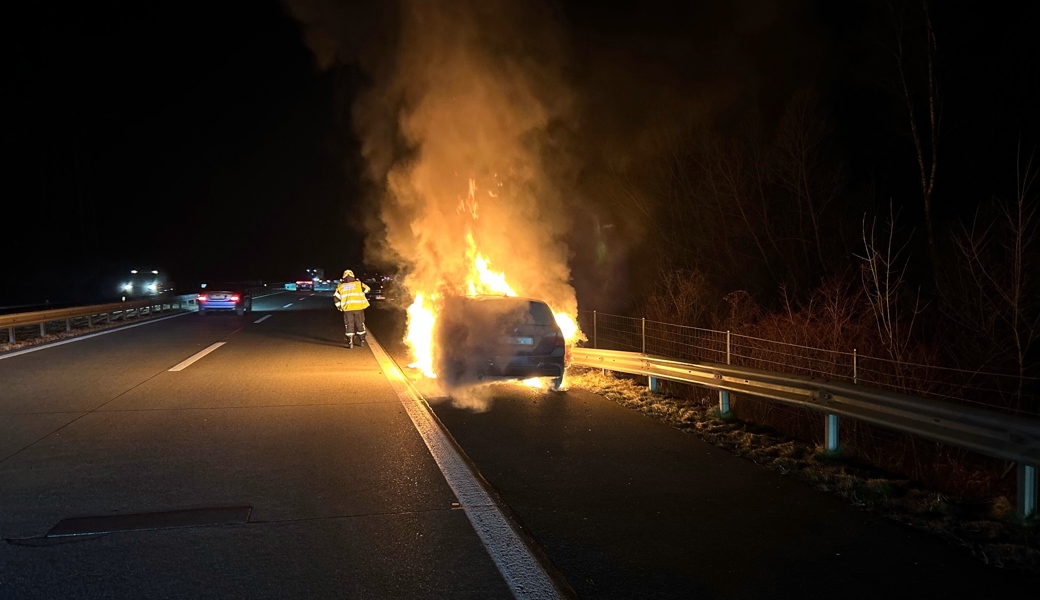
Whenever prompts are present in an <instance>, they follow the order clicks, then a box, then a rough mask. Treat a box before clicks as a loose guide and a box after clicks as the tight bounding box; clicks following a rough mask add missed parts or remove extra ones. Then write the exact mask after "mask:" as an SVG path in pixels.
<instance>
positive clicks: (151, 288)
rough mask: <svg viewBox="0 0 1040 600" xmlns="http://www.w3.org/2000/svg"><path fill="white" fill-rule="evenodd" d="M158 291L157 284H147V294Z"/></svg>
mask: <svg viewBox="0 0 1040 600" xmlns="http://www.w3.org/2000/svg"><path fill="white" fill-rule="evenodd" d="M158 289H159V284H157V283H149V284H148V291H149V292H154V291H156V290H158Z"/></svg>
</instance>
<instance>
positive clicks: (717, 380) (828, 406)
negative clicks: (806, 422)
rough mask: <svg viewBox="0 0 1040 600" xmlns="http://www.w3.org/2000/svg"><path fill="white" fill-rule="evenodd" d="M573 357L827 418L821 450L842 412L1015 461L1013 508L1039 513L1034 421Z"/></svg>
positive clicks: (804, 380) (920, 401)
mask: <svg viewBox="0 0 1040 600" xmlns="http://www.w3.org/2000/svg"><path fill="white" fill-rule="evenodd" d="M571 362H572V363H573V364H578V365H584V366H588V367H595V368H600V369H606V370H610V371H619V372H623V373H631V374H634V375H646V376H647V377H649V378H650V387H651V389H656V388H657V383H656V380H657V379H666V380H669V381H677V382H680V383H687V384H692V385H699V386H703V387H707V388H711V389H716V390H719V392H720V394H719V395H720V411H722V412H728V411H729V393H730V392H737V393H742V394H748V395H752V396H757V397H760V398H767V399H770V400H774V401H777V402H782V403H785V404H790V405H796V406H801V407H805V408H808V409H811V410H814V411H817V412H820V413H822V414H823V415H824V417H825V422H824V426H825V436H826V439H827V443H826V447H827V450H829V451H836V450H837V449H838V447H839V444H838V418H839V417H845V418H851V419H856V420H859V421H864V422H867V423H873V424H875V425H880V426H883V427H888V428H890V429H893V430H895V431H899V432H902V433H907V434H910V435H915V436H919V437H922V438H926V439H931V440H935V441H938V442H942V443H945V444H950V445H953V446H957V447H961V448H966V449H969V450H973V451H975V452H979V453H981V454H985V455H987V456H991V457H995V458H1000V459H1004V460H1008V461H1012V462H1015V463H1017V465H1018V494H1017V500H1018V501H1017V503H1016V510H1017V511H1018V514H1019V515H1020V516H1022V517H1034V516H1036V514H1037V465H1040V419H1033V418H1028V417H1022V416H1014V415H1008V414H1004V413H998V412H995V411H987V410H983V409H980V408H976V407H970V406H960V405H955V404H950V403H944V402H942V401H937V400H933V399H929V398H920V397H916V396H910V395H907V394H901V393H898V392H893V391H887V390H880V389H876V388H871V387H866V386H862V385H858V384H850V383H841V382H832V381H827V380H823V379H817V378H811V377H805V376H798V375H790V374H785V373H775V372H771V371H764V370H759V369H751V368H746V367H733V366H731V365H724V364H713V363H686V362H680V361H677V360H673V359H669V358H663V357H658V356H651V355H647V354H640V353H636V352H624V351H619V350H596V349H592V348H573V349H572V350H571Z"/></svg>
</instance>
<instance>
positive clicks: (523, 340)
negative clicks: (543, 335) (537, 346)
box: [501, 336, 534, 346]
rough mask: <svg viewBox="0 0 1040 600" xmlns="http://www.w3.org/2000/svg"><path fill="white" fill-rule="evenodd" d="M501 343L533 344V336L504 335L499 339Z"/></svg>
mask: <svg viewBox="0 0 1040 600" xmlns="http://www.w3.org/2000/svg"><path fill="white" fill-rule="evenodd" d="M501 343H503V344H513V345H515V346H533V345H534V338H533V337H528V336H506V337H504V338H502V339H501Z"/></svg>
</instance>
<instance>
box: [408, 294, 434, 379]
mask: <svg viewBox="0 0 1040 600" xmlns="http://www.w3.org/2000/svg"><path fill="white" fill-rule="evenodd" d="M423 300H424V297H423V294H422V293H417V294H416V295H415V300H414V301H412V305H411V306H409V307H408V331H407V332H406V333H405V338H404V341H405V343H407V344H408V346H409V347H410V348H411V349H412V354H413V355H414V356H415V361H414V362H412V363H411V364H409V365H408V366H409V367H411V368H413V369H419V370H420V371H422V374H423V375H425V376H427V377H436V376H437V375H436V374H435V373H434V372H433V343H432V342H433V324H434V322H435V321H436V320H437V317H436V316H435V315H434V312H433V310H432V308H431V307H429V306H427V305H426V304H425V303H424V301H423Z"/></svg>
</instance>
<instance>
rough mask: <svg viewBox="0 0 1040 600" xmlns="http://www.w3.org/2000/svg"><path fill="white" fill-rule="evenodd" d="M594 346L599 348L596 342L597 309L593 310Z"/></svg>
mask: <svg viewBox="0 0 1040 600" xmlns="http://www.w3.org/2000/svg"><path fill="white" fill-rule="evenodd" d="M592 347H593V348H599V346H598V345H597V344H596V311H592Z"/></svg>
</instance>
